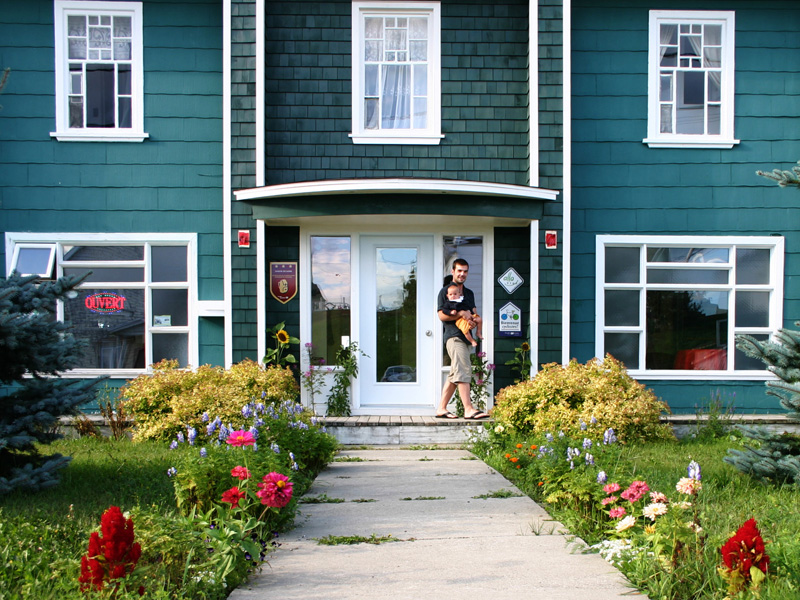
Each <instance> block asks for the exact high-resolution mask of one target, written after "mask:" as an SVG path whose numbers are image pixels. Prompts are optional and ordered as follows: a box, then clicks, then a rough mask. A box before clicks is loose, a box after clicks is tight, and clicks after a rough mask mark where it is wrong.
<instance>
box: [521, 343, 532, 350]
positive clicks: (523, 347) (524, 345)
mask: <svg viewBox="0 0 800 600" xmlns="http://www.w3.org/2000/svg"><path fill="white" fill-rule="evenodd" d="M520 349H521V350H522V351H523V352H528V351H529V350H530V349H531V346H530V344H528V342H522V347H521V348H520Z"/></svg>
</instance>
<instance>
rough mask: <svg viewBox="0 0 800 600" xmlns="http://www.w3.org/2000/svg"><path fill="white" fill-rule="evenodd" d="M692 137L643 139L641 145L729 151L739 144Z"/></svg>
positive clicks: (737, 141)
mask: <svg viewBox="0 0 800 600" xmlns="http://www.w3.org/2000/svg"><path fill="white" fill-rule="evenodd" d="M693 137H694V136H676V137H674V138H645V139H643V140H642V143H643V144H647V145H648V146H649V147H650V148H717V149H730V148H733V147H734V146H735V145H736V144H738V143H739V140H734V139H722V138H701V139H692V138H693Z"/></svg>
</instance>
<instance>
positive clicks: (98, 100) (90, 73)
mask: <svg viewBox="0 0 800 600" xmlns="http://www.w3.org/2000/svg"><path fill="white" fill-rule="evenodd" d="M114 105H115V94H114V66H113V65H99V64H87V65H86V126H87V127H114V109H115V106H114Z"/></svg>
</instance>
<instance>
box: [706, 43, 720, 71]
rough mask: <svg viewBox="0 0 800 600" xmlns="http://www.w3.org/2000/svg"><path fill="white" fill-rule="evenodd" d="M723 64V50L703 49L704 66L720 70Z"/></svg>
mask: <svg viewBox="0 0 800 600" xmlns="http://www.w3.org/2000/svg"><path fill="white" fill-rule="evenodd" d="M721 64H722V49H721V48H704V49H703V66H704V67H707V68H710V69H718V68H719V67H720V65H721Z"/></svg>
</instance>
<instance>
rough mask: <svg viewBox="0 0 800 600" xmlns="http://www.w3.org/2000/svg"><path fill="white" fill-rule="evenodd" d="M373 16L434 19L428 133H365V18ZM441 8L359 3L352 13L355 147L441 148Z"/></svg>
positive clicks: (434, 4) (416, 3)
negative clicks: (363, 17) (409, 145)
mask: <svg viewBox="0 0 800 600" xmlns="http://www.w3.org/2000/svg"><path fill="white" fill-rule="evenodd" d="M365 12H369V13H384V14H390V15H391V14H398V13H406V14H413V13H414V12H417V13H418V14H420V13H422V14H425V15H426V16H428V17H429V18H430V19H431V28H430V30H431V37H430V45H429V50H428V91H429V95H428V101H429V104H428V127H427V129H424V130H422V129H416V130H413V129H409V130H398V129H393V130H387V129H379V130H376V131H369V130H365V129H364V109H363V107H364V95H363V90H364V77H363V69H362V66H363V56H364V38H363V35H362V32H363V28H362V15H363V13H365ZM441 27H442V26H441V5H440V3H439V2H419V1H412V2H374V1H372V2H367V1H359V0H355V1H354V2H353V12H352V69H351V70H352V78H353V85H352V116H353V121H352V128H353V129H352V133H351V134H350V138H351V139H352V140H353V143H354V144H417V145H437V144H439V143H440V142H441V141H442V138H444V135H443V134H442V94H441V89H442V75H441Z"/></svg>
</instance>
